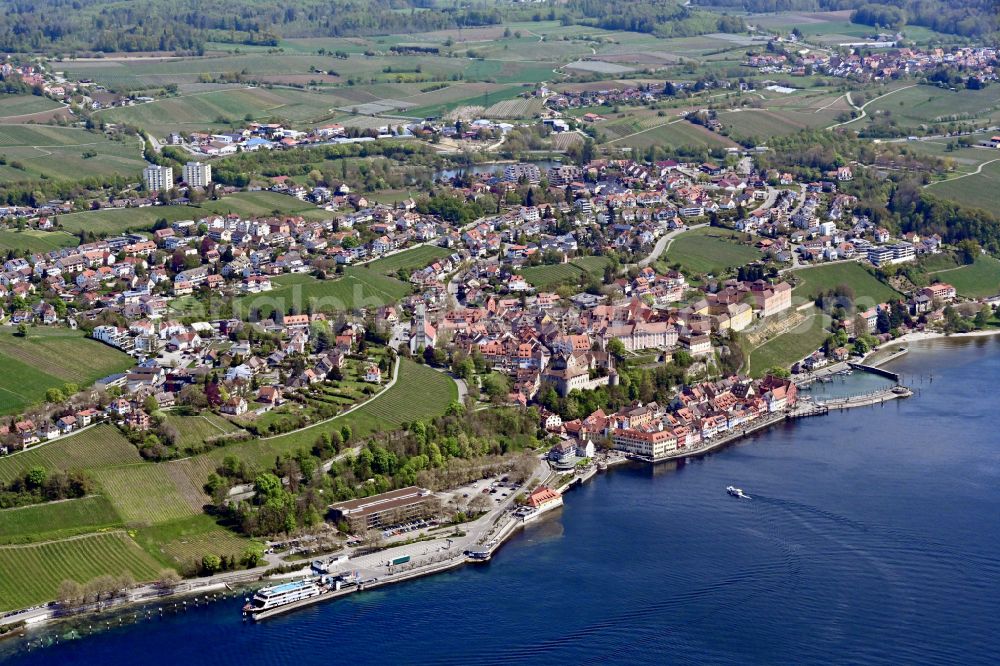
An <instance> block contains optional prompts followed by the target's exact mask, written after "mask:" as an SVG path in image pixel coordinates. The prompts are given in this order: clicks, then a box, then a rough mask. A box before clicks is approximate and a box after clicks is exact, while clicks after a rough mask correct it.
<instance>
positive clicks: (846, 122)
mask: <svg viewBox="0 0 1000 666" xmlns="http://www.w3.org/2000/svg"><path fill="white" fill-rule="evenodd" d="M916 87H917V84H915V83H914V84H913V85H911V86H903V87H902V88H896V89H895V90H890V91H889V92H887V93H886V94H884V95H879V96H878V97H875V98H873V99H870V100H868V101H867V102H865V103H864V104H862V105H861V106H855V105H854V102H853V101H852V100H851V93H847V102H848V104H850V105H851V106H853V107H854V108H855V109H858V110H859V111H861V113H860V114H859V115H858V117H857V118H851V119H850V120H845V121H844V122H842V123H834V124H832V125H830V126H829V127H827V129H828V130H832V129H833V128H835V127H840V126H842V125H849V124H850V123H853V122H856V121H858V120H861V119H862V118H864V117H865V116H867V115H868V113H867V112H865V107H866V106H868V105H869V104H871V103H872V102H877V101H878V100H880V99H882V98H883V97H888V96H889V95H892V94H893V93H898V92H899V91H900V90H906V89H907V88H916Z"/></svg>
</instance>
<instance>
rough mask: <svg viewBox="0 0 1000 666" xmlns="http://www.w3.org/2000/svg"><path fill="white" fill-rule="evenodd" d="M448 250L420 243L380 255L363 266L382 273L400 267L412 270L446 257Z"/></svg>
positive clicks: (393, 270) (384, 273) (395, 270)
mask: <svg viewBox="0 0 1000 666" xmlns="http://www.w3.org/2000/svg"><path fill="white" fill-rule="evenodd" d="M449 254H451V253H450V252H448V250H446V249H444V248H443V247H438V246H436V245H420V246H419V247H415V248H412V249H409V250H404V251H402V252H397V253H396V254H393V255H390V256H388V257H382V258H381V259H376V260H375V261H372V262H369V263H367V264H365V268H367V269H368V270H370V271H374V272H376V273H381V274H382V275H395V274H396V272H397V271H399V270H400V269H402V270H405V271H414V270H416V269H419V268H424V267H425V266H429V265H431V264H432V263H434V262H435V261H436V260H438V259H442V258H444V257H447V256H448V255H449Z"/></svg>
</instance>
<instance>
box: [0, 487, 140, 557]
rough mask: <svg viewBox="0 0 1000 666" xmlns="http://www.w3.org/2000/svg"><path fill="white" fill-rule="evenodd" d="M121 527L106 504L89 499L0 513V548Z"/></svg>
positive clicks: (111, 508) (114, 514)
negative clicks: (0, 546) (0, 545)
mask: <svg viewBox="0 0 1000 666" xmlns="http://www.w3.org/2000/svg"><path fill="white" fill-rule="evenodd" d="M121 526H122V519H121V517H119V515H118V514H117V513H116V512H115V510H114V507H112V506H111V504H110V503H109V502H108V500H107V499H105V498H104V497H102V496H100V495H92V496H90V497H83V498H80V499H72V500H65V501H62V502H47V503H45V504H34V505H31V506H24V507H19V508H16V509H5V510H3V511H0V544H2V545H7V544H12V543H29V542H33V541H52V540H54V539H62V538H65V537H69V536H75V535H77V534H85V533H87V532H96V531H98V530H106V529H108V528H113V527H121Z"/></svg>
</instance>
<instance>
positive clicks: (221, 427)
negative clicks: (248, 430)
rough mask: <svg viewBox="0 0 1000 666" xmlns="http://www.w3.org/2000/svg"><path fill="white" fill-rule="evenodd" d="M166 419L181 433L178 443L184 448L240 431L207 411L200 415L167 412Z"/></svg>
mask: <svg viewBox="0 0 1000 666" xmlns="http://www.w3.org/2000/svg"><path fill="white" fill-rule="evenodd" d="M166 420H167V423H170V424H171V425H173V426H175V427H176V428H177V431H178V432H179V433H180V442H179V443H178V445H179V446H180V447H181V448H182V449H183V448H186V447H189V446H196V445H199V444H202V443H203V442H205V440H208V439H214V438H217V437H220V436H222V435H229V434H233V433H236V432H239V431H240V429H239V428H237V427H236V426H235V425H233V424H232V423H230V422H229V421H227V420H226V419H224V418H222V417H221V416H216V415H215V414H212V413H211V412H206V413H204V414H201V415H198V416H179V415H177V414H167V416H166Z"/></svg>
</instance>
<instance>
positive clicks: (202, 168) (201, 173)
mask: <svg viewBox="0 0 1000 666" xmlns="http://www.w3.org/2000/svg"><path fill="white" fill-rule="evenodd" d="M184 182H185V183H187V184H188V187H208V184H209V183H211V182H212V165H211V164H202V163H201V162H188V163H187V164H185V165H184Z"/></svg>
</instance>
